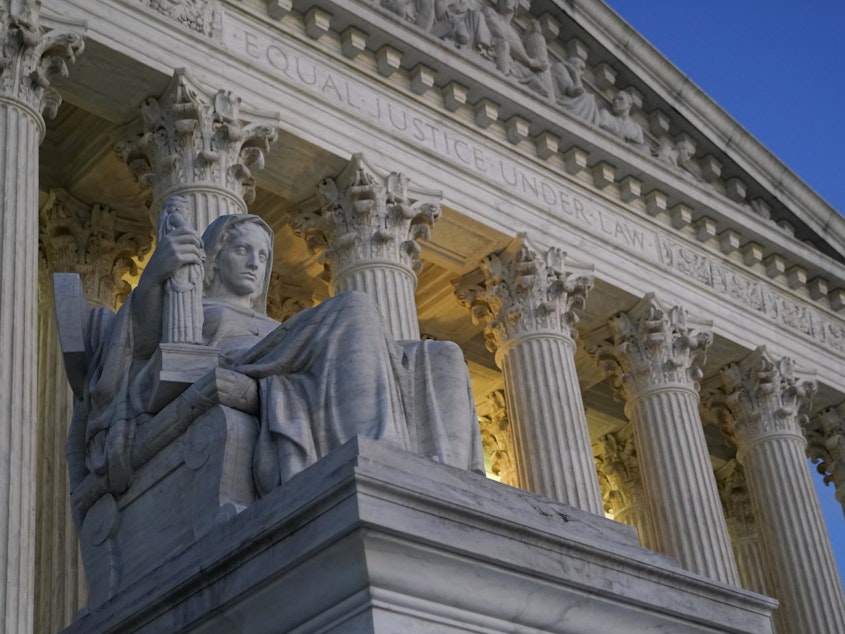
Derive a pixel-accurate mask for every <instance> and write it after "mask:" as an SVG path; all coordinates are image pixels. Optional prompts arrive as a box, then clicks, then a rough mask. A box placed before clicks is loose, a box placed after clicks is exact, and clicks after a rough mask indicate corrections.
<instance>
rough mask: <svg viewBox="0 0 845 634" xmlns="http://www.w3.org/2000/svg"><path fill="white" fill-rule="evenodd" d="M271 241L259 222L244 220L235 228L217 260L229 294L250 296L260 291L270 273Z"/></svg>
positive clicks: (222, 282) (222, 281)
mask: <svg viewBox="0 0 845 634" xmlns="http://www.w3.org/2000/svg"><path fill="white" fill-rule="evenodd" d="M269 257H270V242H269V239H268V237H267V234H266V233H265V232H264V230H263V229H262V228H261V227H259V226H258V225H256V224H252V223H244V224H241V225H239V226H238V227H237V228H236V229H235V230H233V231H232V233H231V235H230V236H229V240H228V241H227V244H226V245H225V246H224V247H223V249H221V251H220V254H219V256H218V259H217V275H218V276H219V278H220V285H221V286H222V287H223V289H225V292H226V293H227V294H231V295H233V296H235V297H248V296H251V295H254V294H255V293H256V292H258V291H260V290H261V289H262V288H263V286H264V276H265V275H266V274H267V259H268V258H269Z"/></svg>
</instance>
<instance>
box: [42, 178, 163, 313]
mask: <svg viewBox="0 0 845 634" xmlns="http://www.w3.org/2000/svg"><path fill="white" fill-rule="evenodd" d="M39 220H40V222H39V225H40V226H39V257H40V267H39V268H40V270H41V272H42V273H43V274H45V275H49V274H51V273H68V272H71V273H79V275H80V277H81V278H82V284H83V287H84V289H85V294H86V296H87V297H88V299H89V301H91V302H94V303H95V304H98V305H100V306H108V307H110V308H115V307H116V304H117V301H118V300H119V298H120V297H121V296H124V295H126V294H128V293H129V290H130V288H129V284H128V283H127V282H125V281H124V280H123V276H124V275H125V274H127V273H129V274H135V273H137V264H136V263H135V259H137V258H139V257H140V256H143V255H144V254H145V253H147V252H148V251H149V250H150V248H151V246H152V228H151V227H149V226H148V225H146V224H144V223H137V222H132V221H128V220H126V219H123V218H118V217H117V215H116V214H115V212H114V210H112V209H109V208H108V207H104V206H103V205H97V204H95V205H87V204H85V203H83V202H81V201H79V200H77V199H75V198H73V197H72V196H71V195H70V194H68V193H67V192H65V191H63V190H52V191H51V192H50V195H49V197H48V199H47V202H46V203H45V204H44V206H43V207H42V208H41V212H40V219H39ZM44 282H45V283H43V284H40V285H39V286H40V287H41V288H49V281H48V280H44Z"/></svg>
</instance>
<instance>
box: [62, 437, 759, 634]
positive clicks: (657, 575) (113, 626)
mask: <svg viewBox="0 0 845 634" xmlns="http://www.w3.org/2000/svg"><path fill="white" fill-rule="evenodd" d="M773 607H774V603H773V601H772V600H771V599H767V598H764V597H760V596H758V595H754V594H752V593H749V592H746V591H743V590H739V589H737V588H732V587H728V586H725V585H722V584H720V583H717V582H713V581H710V580H707V579H705V578H703V577H700V576H697V575H694V574H691V573H688V572H685V571H683V570H681V569H680V568H679V567H678V566H677V564H676V563H674V562H673V561H672V560H671V559H669V558H667V557H665V556H662V555H658V554H656V553H652V552H649V551H646V550H643V549H641V548H639V547H638V546H637V545H636V538H635V535H634V533H633V530H632V529H630V528H628V527H625V526H623V525H621V524H618V523H615V522H611V521H609V520H605V519H603V518H599V517H596V516H594V515H592V514H590V513H585V512H583V511H579V510H577V509H574V508H572V507H567V506H565V505H561V504H558V503H554V502H551V501H549V500H546V499H544V498H540V497H536V496H534V495H531V494H528V493H525V492H523V491H519V490H517V489H513V488H510V487H506V486H505V485H500V484H498V483H495V482H491V481H488V480H485V479H484V478H482V477H480V476H475V475H472V474H468V473H466V472H463V471H459V470H456V469H452V468H449V467H445V466H442V465H435V464H433V463H432V462H430V461H428V460H425V459H422V458H418V457H415V456H412V455H410V454H407V453H404V452H401V451H398V450H395V449H392V448H390V447H388V446H385V445H382V444H379V443H376V442H372V441H368V440H366V439H362V438H358V439H355V440H353V441H351V442H350V443H348V444H347V445H344V446H343V447H342V448H340V449H339V450H338V451H336V452H334V453H333V454H331V455H330V456H328V457H327V458H326V459H325V460H323V461H321V462H319V463H317V464H315V465H314V466H312V467H311V468H309V469H307V470H306V471H304V472H302V473H301V474H299V475H298V476H297V477H296V478H294V479H293V480H291V482H290V483H289V484H288V485H287V486H283V487H281V488H280V489H277V490H276V491H275V492H273V493H272V494H271V495H270V496H268V497H267V498H265V499H263V500H262V501H261V502H259V503H257V504H255V505H253V506H252V507H250V508H249V509H247V510H246V511H244V512H243V513H241V514H240V515H239V516H237V517H236V518H234V519H232V520H230V521H228V522H226V523H224V524H222V525H220V526H218V527H217V528H216V529H215V530H214V531H213V532H212V533H210V534H208V535H206V536H205V537H204V538H202V539H200V540H199V541H198V542H197V544H196V545H194V546H193V547H191V548H189V549H187V550H185V551H184V552H182V553H179V554H177V555H176V556H174V557H172V558H165V559H163V560H162V561H161V563H160V565H159V567H158V568H156V569H155V570H153V571H151V572H150V573H149V574H147V575H145V576H144V577H143V578H141V579H139V581H138V582H137V583H135V584H133V585H132V586H130V587H128V588H125V589H124V590H123V591H121V592H119V593H118V594H117V595H115V596H114V597H113V598H112V599H111V600H110V601H109V604H108V606H107V609H102V610H96V611H93V612H92V613H90V614H87V615H85V616H83V617H82V618H81V619H80V620H79V621H78V622H77V623H76V624H75V625H74V626H73V627H72V628H69V629H68V630H65V634H71V633H81V632H93V631H96V632H164V631H182V632H203V633H207V634H210V633H212V632H221V633H222V632H227V633H230V632H249V633H250V634H261V633H264V632H277V633H282V632H317V631H321V632H383V633H387V632H399V631H401V632H415V633H416V632H420V633H421V632H431V631H437V632H466V631H475V632H477V631H485V632H556V633H563V632H585V631H602V632H607V633H609V634H613V633H617V632H618V633H631V632H650V631H659V630H661V629H668V630H670V631H672V632H673V633H677V634H686V633H697V634H703V633H704V632H711V633H712V632H717V631H718V632H748V633H751V632H753V633H755V634H762V633H765V632H771V626H770V612H771V610H772V608H773Z"/></svg>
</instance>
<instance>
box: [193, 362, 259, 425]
mask: <svg viewBox="0 0 845 634" xmlns="http://www.w3.org/2000/svg"><path fill="white" fill-rule="evenodd" d="M192 389H193V390H195V391H196V393H197V395H198V396H199V397H200V398H201V399H205V400H207V401H210V402H213V403H220V405H225V406H227V407H232V408H234V409H237V410H240V411H242V412H246V413H247V414H255V415H257V414H258V412H259V400H258V381H256V380H255V379H253V378H252V377H248V376H246V375H245V374H241V373H240V372H235V371H234V370H228V369H226V368H215V369H214V370H213V371H211V372H209V373H208V374H206V375H205V376H203V377H201V378H200V379H199V380H198V381H197V382H196V383H194V384H193V386H192Z"/></svg>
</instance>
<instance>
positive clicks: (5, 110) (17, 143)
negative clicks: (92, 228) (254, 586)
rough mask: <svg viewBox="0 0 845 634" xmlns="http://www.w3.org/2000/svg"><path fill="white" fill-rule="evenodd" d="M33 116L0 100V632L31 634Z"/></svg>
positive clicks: (39, 124) (37, 126)
mask: <svg viewBox="0 0 845 634" xmlns="http://www.w3.org/2000/svg"><path fill="white" fill-rule="evenodd" d="M43 126H44V123H43V120H42V119H41V116H40V114H39V113H37V112H35V111H33V110H32V109H31V108H29V107H27V106H26V105H25V104H22V103H15V102H13V101H11V100H9V99H6V98H5V97H4V96H3V95H2V94H0V166H2V167H0V196H2V198H0V200H2V208H0V357H2V358H0V394H2V395H3V397H2V398H0V625H3V627H2V628H0V629H3V631H5V632H16V633H18V632H20V633H25V632H31V631H32V615H33V588H34V586H33V570H34V567H35V560H34V557H35V539H34V537H35V532H34V526H33V522H34V519H35V466H34V465H35V453H34V449H35V436H36V431H35V427H36V426H35V421H36V406H35V389H36V388H35V386H36V380H37V353H36V346H37V341H38V339H37V335H38V333H37V330H36V328H37V325H36V324H37V312H36V308H37V301H38V300H37V289H38V145H39V137H40V134H41V133H42V131H43Z"/></svg>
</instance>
